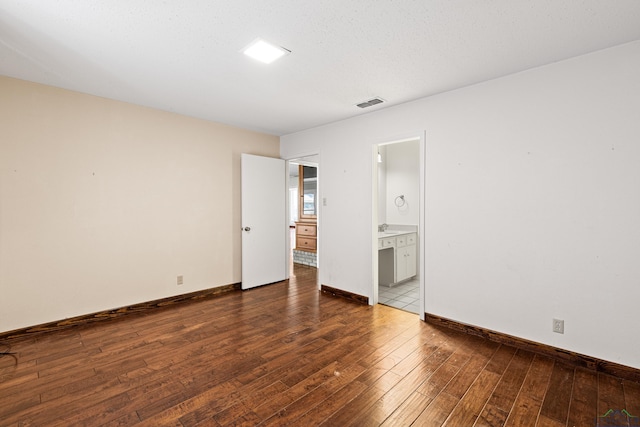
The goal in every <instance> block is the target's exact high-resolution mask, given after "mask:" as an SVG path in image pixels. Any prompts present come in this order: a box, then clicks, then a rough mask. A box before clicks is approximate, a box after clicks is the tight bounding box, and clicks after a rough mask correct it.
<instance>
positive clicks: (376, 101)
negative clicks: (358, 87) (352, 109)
mask: <svg viewBox="0 0 640 427" xmlns="http://www.w3.org/2000/svg"><path fill="white" fill-rule="evenodd" d="M383 102H384V99H382V98H373V99H370V100H368V101H364V102H361V103H360V104H356V107H360V108H367V107H371V106H373V105H376V104H382V103H383Z"/></svg>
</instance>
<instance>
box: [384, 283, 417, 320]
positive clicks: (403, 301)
mask: <svg viewBox="0 0 640 427" xmlns="http://www.w3.org/2000/svg"><path fill="white" fill-rule="evenodd" d="M419 298H420V282H418V279H413V280H409V281H407V282H403V283H400V284H397V285H393V286H391V287H390V286H388V285H380V287H379V288H378V302H379V303H380V304H384V305H388V306H391V307H395V308H399V309H402V310H405V311H410V312H411V313H416V314H417V313H418V312H419V310H420V304H419Z"/></svg>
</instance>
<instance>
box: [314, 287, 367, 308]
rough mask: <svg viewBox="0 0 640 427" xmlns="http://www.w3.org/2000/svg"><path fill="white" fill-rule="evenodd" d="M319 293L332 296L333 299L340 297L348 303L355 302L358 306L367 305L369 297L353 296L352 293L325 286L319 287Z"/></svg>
mask: <svg viewBox="0 0 640 427" xmlns="http://www.w3.org/2000/svg"><path fill="white" fill-rule="evenodd" d="M320 291H322V292H324V293H326V294H330V295H333V296H334V297H340V298H344V299H347V300H349V301H353V302H357V303H358V304H364V305H369V297H365V296H363V295H358V294H354V293H353V292H349V291H343V290H342V289H337V288H332V287H331V286H327V285H322V286H320Z"/></svg>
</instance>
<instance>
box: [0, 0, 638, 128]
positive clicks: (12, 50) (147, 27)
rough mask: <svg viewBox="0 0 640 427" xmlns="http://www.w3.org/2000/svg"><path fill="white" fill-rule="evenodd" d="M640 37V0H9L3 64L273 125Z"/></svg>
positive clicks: (65, 82)
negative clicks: (263, 47)
mask: <svg viewBox="0 0 640 427" xmlns="http://www.w3.org/2000/svg"><path fill="white" fill-rule="evenodd" d="M256 37H263V38H265V39H267V40H269V41H271V42H273V43H275V44H279V45H281V46H284V47H286V48H287V49H289V50H291V51H292V53H291V54H290V55H288V56H286V57H284V58H283V59H281V60H280V61H277V62H276V63H274V64H271V65H264V64H261V63H258V62H256V61H254V60H251V59H250V58H247V57H246V56H244V55H242V54H241V53H240V50H241V49H242V48H243V47H244V46H245V45H247V44H248V43H249V42H251V41H252V40H254V39H255V38H256ZM638 39H640V1H638V0H615V1H604V0H583V1H578V0H535V1H529V0H526V1H525V0H485V1H479V0H417V1H412V0H396V1H393V0H368V1H364V0H315V1H311V0H309V1H304V0H288V1H287V0H271V1H265V0H262V1H260V0H233V1H232V0H224V1H221V0H167V1H162V2H161V1H153V0H110V1H105V0H47V1H44V0H0V74H2V75H5V76H9V77H15V78H19V79H24V80H30V81H34V82H39V83H44V84H48V85H52V86H58V87H62V88H66V89H71V90H76V91H79V92H84V93H89V94H93V95H99V96H103V97H107V98H112V99H117V100H122V101H127V102H131V103H135V104H140V105H145V106H150V107H154V108H159V109H162V110H167V111H174V112H177V113H181V114H185V115H189V116H193V117H199V118H204V119H208V120H212V121H217V122H222V123H227V124H230V125H234V126H240V127H243V128H248V129H253V130H258V131H263V132H267V133H271V134H275V135H283V134H287V133H292V132H295V131H299V130H303V129H307V128H310V127H314V126H318V125H322V124H325V123H330V122H333V121H337V120H342V119H345V118H348V117H351V116H355V115H358V114H363V113H365V112H369V111H375V110H379V109H381V108H385V107H387V106H390V105H394V104H399V103H403V102H407V101H410V100H413V99H417V98H421V97H424V96H429V95H433V94H436V93H439V92H443V91H447V90H452V89H456V88H459V87H463V86H467V85H470V84H474V83H477V82H481V81H485V80H489V79H493V78H496V77H500V76H504V75H507V74H511V73H514V72H518V71H522V70H526V69H529V68H532V67H537V66H540V65H544V64H548V63H551V62H555V61H559V60H562V59H566V58H570V57H573V56H577V55H581V54H584V53H587V52H591V51H595V50H599V49H603V48H607V47H611V46H615V45H618V44H622V43H626V42H630V41H634V40H638ZM0 96H1V94H0ZM374 96H379V97H382V98H383V99H385V100H386V101H387V102H386V103H384V104H381V105H377V106H374V107H371V108H368V109H366V110H361V109H359V108H357V107H355V104H356V103H359V102H361V101H364V100H367V99H369V98H372V97H374Z"/></svg>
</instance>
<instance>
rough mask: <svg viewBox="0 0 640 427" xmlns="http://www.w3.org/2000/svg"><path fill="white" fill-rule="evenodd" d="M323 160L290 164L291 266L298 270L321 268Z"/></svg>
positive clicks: (308, 158)
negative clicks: (321, 179) (320, 200)
mask: <svg viewBox="0 0 640 427" xmlns="http://www.w3.org/2000/svg"><path fill="white" fill-rule="evenodd" d="M318 158H319V156H317V155H314V156H305V157H301V158H296V159H292V160H289V162H288V164H289V184H288V187H289V189H288V191H289V197H288V202H289V209H288V215H289V218H288V221H289V226H290V230H291V232H290V240H289V244H290V246H289V247H290V250H289V254H290V262H291V268H292V269H293V267H294V266H306V267H315V268H318V266H319V256H318V245H319V239H318V237H319V235H318V216H319V215H318V213H319V210H320V205H319V194H320V193H319V180H318V178H319V173H318V172H319V162H318Z"/></svg>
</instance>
